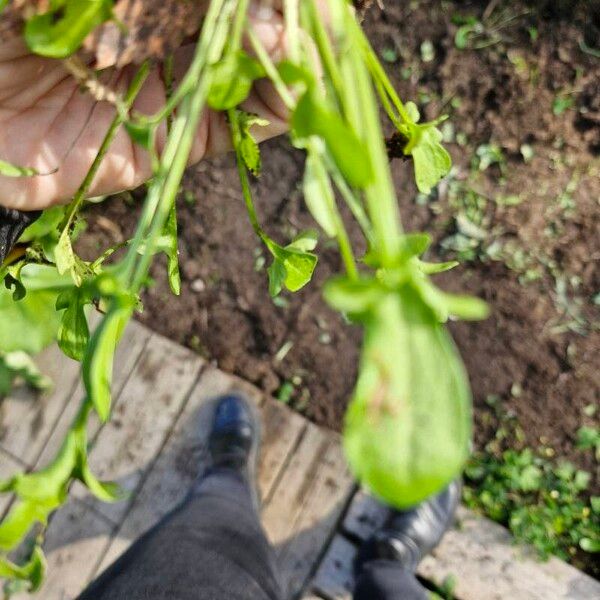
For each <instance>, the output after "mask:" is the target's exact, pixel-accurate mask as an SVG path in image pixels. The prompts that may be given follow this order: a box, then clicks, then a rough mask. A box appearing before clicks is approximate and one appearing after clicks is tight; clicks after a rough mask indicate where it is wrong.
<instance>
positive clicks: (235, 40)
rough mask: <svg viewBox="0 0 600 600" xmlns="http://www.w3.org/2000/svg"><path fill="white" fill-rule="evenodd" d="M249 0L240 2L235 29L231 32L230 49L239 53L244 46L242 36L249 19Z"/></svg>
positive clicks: (240, 0)
mask: <svg viewBox="0 0 600 600" xmlns="http://www.w3.org/2000/svg"><path fill="white" fill-rule="evenodd" d="M248 4H249V0H239V4H238V7H237V10H236V13H235V20H234V22H233V29H232V31H231V44H230V46H229V47H230V49H231V50H232V51H234V52H237V51H238V50H239V49H240V47H241V45H242V35H243V33H244V25H245V24H246V21H247V17H248Z"/></svg>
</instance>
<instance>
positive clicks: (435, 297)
mask: <svg viewBox="0 0 600 600" xmlns="http://www.w3.org/2000/svg"><path fill="white" fill-rule="evenodd" d="M415 287H416V289H417V290H418V291H419V294H420V295H421V298H422V299H423V300H424V301H425V303H426V304H427V305H428V306H429V307H430V308H431V310H433V311H434V312H435V314H436V316H437V318H438V320H439V321H440V322H442V323H444V322H446V321H447V320H448V318H449V317H455V318H459V319H465V320H467V321H479V320H481V319H486V318H487V317H488V316H489V314H490V308H489V306H488V304H487V303H486V302H484V301H483V300H481V299H480V298H476V297H475V296H466V295H462V294H449V293H447V292H443V291H442V290H440V289H438V288H437V287H435V286H434V285H433V284H432V283H431V281H430V280H429V279H426V278H423V279H421V280H420V281H415Z"/></svg>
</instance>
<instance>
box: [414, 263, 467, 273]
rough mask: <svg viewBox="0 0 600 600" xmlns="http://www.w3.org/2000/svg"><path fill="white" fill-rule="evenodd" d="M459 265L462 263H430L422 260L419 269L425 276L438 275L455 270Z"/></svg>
mask: <svg viewBox="0 0 600 600" xmlns="http://www.w3.org/2000/svg"><path fill="white" fill-rule="evenodd" d="M459 264H460V263H459V262H458V261H456V260H449V261H448V262H443V263H430V262H425V261H422V260H420V261H419V269H421V271H422V272H423V273H425V275H436V274H437V273H443V272H444V271H449V270H450V269H454V267H458V265H459Z"/></svg>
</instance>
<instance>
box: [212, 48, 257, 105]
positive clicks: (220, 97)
mask: <svg viewBox="0 0 600 600" xmlns="http://www.w3.org/2000/svg"><path fill="white" fill-rule="evenodd" d="M212 69H213V71H212V86H211V88H210V92H209V94H208V98H207V103H208V105H209V106H210V107H211V108H213V109H215V110H229V109H230V108H235V107H236V106H238V104H241V103H242V102H243V101H244V100H245V99H246V98H247V97H248V95H249V94H250V90H251V89H252V84H253V83H254V80H255V79H259V78H260V77H264V75H265V72H264V69H263V68H262V67H261V65H260V64H259V63H258V62H256V60H254V59H253V58H250V57H249V56H248V55H247V54H246V53H245V52H244V51H243V50H238V51H237V52H231V53H228V54H227V56H226V57H225V58H224V59H223V60H221V61H220V62H218V63H217V64H216V65H214V66H213V67H212Z"/></svg>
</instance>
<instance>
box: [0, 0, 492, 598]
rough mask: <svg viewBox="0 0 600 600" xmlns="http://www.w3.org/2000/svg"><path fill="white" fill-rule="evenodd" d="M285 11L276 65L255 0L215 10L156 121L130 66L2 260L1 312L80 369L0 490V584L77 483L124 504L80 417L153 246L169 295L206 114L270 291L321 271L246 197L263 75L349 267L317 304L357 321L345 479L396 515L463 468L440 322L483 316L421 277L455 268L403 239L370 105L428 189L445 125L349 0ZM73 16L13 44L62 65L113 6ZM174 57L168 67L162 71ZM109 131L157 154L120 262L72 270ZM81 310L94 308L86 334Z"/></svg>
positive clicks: (31, 581)
mask: <svg viewBox="0 0 600 600" xmlns="http://www.w3.org/2000/svg"><path fill="white" fill-rule="evenodd" d="M2 4H6V2H4V3H2V2H0V6H2ZM283 4H284V9H285V10H284V14H285V28H286V36H287V44H288V48H287V57H286V58H285V59H284V60H282V61H280V62H278V63H274V62H272V60H271V58H270V57H269V54H268V53H267V52H266V50H265V48H264V47H263V46H262V44H261V41H260V39H259V37H258V36H257V35H256V33H255V32H254V31H253V29H252V26H251V25H250V22H249V20H248V19H247V10H248V5H249V0H211V2H210V4H209V6H208V11H207V13H206V15H205V18H204V21H203V25H202V30H201V32H200V34H199V37H198V42H197V45H196V49H195V54H194V57H193V60H192V62H191V64H190V66H189V69H188V71H187V73H186V75H185V76H184V77H183V79H182V80H181V81H179V82H178V85H177V86H175V88H174V89H173V91H172V93H171V94H170V95H169V97H168V99H167V102H166V104H165V106H164V108H163V109H162V110H161V111H160V112H158V113H157V114H154V115H142V114H139V113H137V112H136V111H134V110H132V109H131V107H132V104H133V101H134V99H135V97H136V95H137V94H138V92H139V90H140V89H141V88H142V86H143V84H144V81H145V78H146V77H147V74H148V72H149V65H148V63H144V64H142V66H141V67H140V68H139V70H138V72H137V75H136V77H135V78H134V79H133V81H132V83H131V85H130V88H129V90H128V91H127V93H126V94H125V95H124V96H123V97H120V96H116V97H115V98H112V101H113V103H114V105H115V108H116V110H115V113H116V115H115V117H114V121H113V124H112V126H111V128H110V130H109V131H108V132H107V134H106V137H105V140H104V143H103V144H102V147H101V149H100V151H99V152H98V155H97V157H96V159H95V160H94V163H93V165H92V167H91V169H90V171H89V173H88V175H87V177H86V178H85V180H84V181H83V182H82V183H81V186H80V188H79V191H78V192H77V194H76V195H75V197H74V198H73V200H72V202H71V203H70V204H69V205H68V207H66V209H62V208H59V209H52V210H50V211H47V212H46V213H45V214H44V215H43V216H42V219H41V221H39V222H38V223H36V224H35V225H34V226H33V227H35V228H37V230H36V231H35V235H32V233H31V231H29V232H26V236H28V235H29V236H30V237H29V238H28V239H34V240H36V241H35V242H34V243H32V244H30V245H29V246H27V249H26V250H25V251H24V253H18V254H17V255H15V256H13V257H12V262H11V261H9V262H8V263H6V264H5V265H4V266H3V267H2V271H1V275H0V277H1V278H2V279H3V280H4V281H5V284H6V286H7V287H8V288H9V289H11V290H12V297H11V299H10V302H9V305H8V306H7V309H8V310H11V309H14V307H15V306H18V305H19V303H24V302H27V301H28V298H29V299H30V300H31V299H33V300H34V301H35V302H37V303H38V305H39V306H41V307H43V308H41V309H40V310H44V311H46V313H48V312H50V313H52V315H54V316H53V318H54V319H56V316H55V315H56V314H57V312H56V311H58V318H59V322H58V333H57V338H58V343H59V345H60V347H61V348H62V350H63V351H64V352H65V354H67V355H68V356H70V357H72V358H75V359H77V360H81V362H82V376H83V381H84V384H85V390H86V396H85V398H84V399H83V401H82V405H81V409H80V411H79V413H78V415H77V418H76V419H75V421H74V423H73V424H72V427H71V429H70V431H69V433H68V435H67V438H66V439H65V441H64V443H63V446H62V449H61V450H60V452H59V454H58V455H57V456H56V458H55V459H54V460H53V461H52V462H51V463H50V464H49V465H48V466H47V467H45V468H44V469H42V470H40V471H38V472H34V473H22V474H17V475H15V476H14V477H12V478H11V479H10V480H8V481H5V482H2V483H0V491H3V492H6V493H11V494H14V495H15V496H16V502H15V503H14V504H13V507H12V509H11V511H10V512H9V513H8V515H7V516H6V518H5V519H4V520H3V521H2V523H1V524H0V552H3V553H4V554H3V555H0V576H2V577H6V578H8V579H13V580H21V581H24V582H26V585H28V586H29V587H30V588H31V589H32V590H35V589H37V588H38V587H39V585H40V583H41V581H42V578H43V571H44V567H43V564H44V562H43V553H42V551H41V544H42V542H43V526H44V525H45V524H46V523H47V519H48V517H49V515H50V514H51V513H52V511H54V510H55V509H56V508H57V507H59V506H60V505H61V504H62V503H63V502H64V501H65V499H66V495H67V492H68V488H69V486H70V484H71V482H72V481H73V480H75V479H78V480H80V481H81V482H83V484H84V485H86V486H87V487H88V488H89V490H90V491H91V493H93V494H94V495H96V496H97V497H99V498H101V499H102V500H106V501H115V500H118V499H119V498H120V497H121V495H120V491H119V489H118V487H117V486H115V485H114V484H110V483H101V482H99V481H98V480H97V479H96V478H95V477H94V475H93V474H92V472H91V470H90V468H89V466H88V460H87V439H86V423H87V419H88V416H89V414H90V413H91V411H96V413H97V414H98V415H99V417H100V418H101V420H102V421H107V420H108V419H109V418H110V413H111V373H112V364H113V356H114V352H115V348H116V346H117V344H118V341H119V338H120V337H121V334H122V332H123V330H124V328H125V325H126V324H127V322H128V321H129V319H131V317H132V316H133V314H134V313H135V311H136V309H138V308H139V306H140V302H141V301H140V296H141V294H142V292H143V290H144V287H145V286H146V285H147V282H148V271H149V268H150V265H151V263H152V260H153V257H154V256H155V255H156V254H157V253H158V252H164V253H166V255H167V257H168V277H169V282H170V285H171V288H172V290H173V292H174V293H175V294H178V293H179V287H180V285H179V272H178V263H177V218H176V213H175V198H176V195H177V192H178V189H179V185H180V181H181V178H182V176H183V173H184V169H185V167H186V165H187V162H188V156H189V154H190V150H191V146H192V143H193V136H194V132H195V131H196V128H197V125H198V123H199V120H200V117H201V114H202V111H203V110H204V109H205V108H206V107H210V108H212V109H216V110H219V111H224V112H225V113H226V115H227V119H228V123H229V126H230V129H231V139H232V142H233V147H234V149H235V154H236V158H237V164H238V169H239V175H240V180H241V187H242V193H243V200H244V202H245V204H246V207H247V210H248V215H249V217H250V222H251V225H252V227H253V228H254V231H255V232H256V234H257V236H258V237H259V238H260V240H261V242H262V243H263V244H264V246H265V248H266V250H267V251H268V253H269V254H270V255H271V258H272V262H271V264H270V266H269V269H268V278H269V291H270V293H271V295H272V296H277V295H278V294H280V293H281V292H282V290H284V289H285V290H288V291H290V292H295V291H297V290H300V289H301V288H302V287H304V286H305V285H306V284H307V283H309V281H310V280H311V277H312V274H313V271H314V269H315V267H316V265H317V261H318V257H317V254H316V253H315V249H316V247H317V243H318V234H317V232H316V231H312V230H310V231H304V232H302V233H301V234H300V235H298V236H297V237H296V238H295V239H293V240H277V241H276V240H274V239H272V238H271V237H270V236H269V235H268V233H267V231H266V230H265V228H264V227H263V225H262V224H261V222H260V218H259V215H258V214H257V212H256V210H255V207H254V203H253V198H252V178H253V177H258V176H259V175H260V171H261V157H260V150H259V147H258V144H257V143H256V141H255V137H254V136H255V135H256V131H257V130H258V128H260V127H262V126H264V125H265V124H266V123H265V122H264V121H263V120H261V119H259V118H258V117H257V116H256V115H253V114H249V113H247V112H244V111H243V110H242V109H241V108H240V105H241V104H242V103H243V101H244V100H245V99H246V97H247V96H248V94H249V92H250V90H251V88H252V86H253V84H254V82H255V81H256V80H258V79H261V78H267V79H269V80H270V81H271V82H272V84H273V85H274V87H275V88H276V90H277V92H278V93H279V95H280V97H281V99H282V101H283V102H284V103H285V105H286V107H287V109H288V111H289V115H290V117H289V123H290V134H289V137H290V141H291V143H292V144H293V145H294V146H295V147H297V148H301V149H303V150H304V151H305V152H306V168H305V173H304V180H303V189H304V197H305V201H306V205H307V207H308V209H309V210H310V212H311V213H312V215H313V217H314V219H315V221H316V223H317V224H318V225H319V227H320V230H321V231H322V235H323V236H324V237H326V238H331V239H333V240H335V242H336V243H337V247H338V248H339V252H340V255H341V257H342V260H343V264H344V273H341V274H339V275H337V276H335V277H333V278H331V279H330V280H329V281H328V282H327V283H326V285H325V287H324V290H323V293H324V295H325V298H326V300H327V301H328V303H329V304H330V305H331V306H332V307H334V308H335V309H336V310H338V311H340V312H342V313H344V314H345V315H347V316H348V318H349V319H351V320H352V321H353V322H355V323H359V324H361V326H362V327H363V329H364V342H363V349H362V357H361V362H360V372H359V376H358V381H357V383H356V389H355V391H354V395H353V398H352V401H351V404H350V407H349V409H348V413H347V415H346V423H345V430H344V446H345V450H346V454H347V457H348V461H349V464H350V466H351V468H352V471H353V473H354V475H355V476H356V478H357V479H358V480H359V481H360V482H361V483H363V484H365V485H366V486H368V487H369V488H371V489H372V490H373V492H374V493H375V494H377V495H378V496H379V497H381V498H382V499H384V500H385V501H386V502H388V503H390V504H392V505H395V506H398V507H403V506H409V505H412V504H415V503H417V502H418V501H420V500H422V499H424V498H425V497H427V496H429V495H430V494H433V493H435V492H437V491H438V490H440V489H441V488H442V487H443V486H444V485H446V484H447V483H448V482H449V481H450V480H451V479H453V478H454V477H456V476H457V475H458V474H459V472H460V471H461V469H462V467H463V464H464V462H465V459H466V458H467V456H468V453H469V444H470V435H471V416H470V413H471V399H470V391H469V385H468V381H467V377H466V374H465V371H464V368H463V365H462V362H461V360H460V357H459V355H458V353H457V351H456V349H455V347H454V345H453V342H452V340H451V338H450V335H449V334H448V332H447V331H446V328H445V326H444V323H445V321H447V320H448V319H449V318H451V317H452V318H464V319H480V318H483V317H485V315H486V313H487V308H486V305H485V304H484V303H483V302H482V301H480V300H478V299H475V298H471V297H467V296H457V295H452V294H448V293H445V292H443V291H441V290H440V289H438V288H437V287H436V286H435V285H434V284H433V283H432V281H431V279H430V276H431V275H433V274H435V273H439V272H441V271H444V270H446V269H449V268H452V267H454V266H455V265H456V263H443V264H433V263H429V262H426V261H424V260H422V259H421V258H420V257H421V255H422V254H423V253H424V252H425V251H426V250H427V248H428V245H429V243H430V240H429V237H428V236H427V234H424V233H406V232H404V231H403V229H402V226H401V223H400V217H399V211H398V202H397V198H396V195H395V191H394V188H393V185H392V179H391V175H390V168H389V161H388V156H387V154H386V149H385V143H384V138H383V134H382V128H381V125H380V121H379V112H378V111H379V105H378V102H377V100H379V102H380V103H381V106H382V107H383V109H384V110H385V113H386V114H387V115H388V117H389V118H390V119H391V121H392V123H393V124H394V126H395V128H396V129H397V131H398V135H399V136H401V139H402V140H404V146H403V153H404V154H405V155H406V156H408V157H411V158H412V161H413V163H414V173H415V179H416V183H417V186H418V188H419V190H420V191H421V192H424V193H428V192H429V191H430V190H431V188H432V187H433V186H435V185H436V184H437V182H438V181H439V180H440V179H441V178H442V177H443V176H444V175H446V174H447V172H448V170H449V168H450V157H449V155H448V153H447V152H446V150H445V149H444V148H443V146H442V145H441V143H440V140H441V137H442V136H441V134H440V132H439V130H438V129H437V124H438V123H439V120H438V121H433V122H426V123H421V122H420V116H419V112H418V110H417V107H416V106H415V105H414V104H413V103H410V102H407V103H403V102H402V101H401V99H400V98H399V97H398V95H397V93H396V92H395V90H394V88H393V87H392V85H391V83H390V81H389V79H388V77H387V76H386V73H385V72H384V69H383V68H382V67H381V65H380V63H379V61H378V59H377V56H376V54H375V52H374V51H373V49H372V48H371V46H370V44H369V42H368V40H367V38H366V37H365V35H364V33H363V31H362V29H361V27H360V25H359V23H358V21H357V18H356V14H355V10H354V8H353V7H352V5H351V3H349V2H347V1H346V0H328V2H327V6H328V12H329V16H328V20H327V22H325V21H324V18H323V16H322V15H321V14H320V13H319V12H318V10H317V6H316V3H315V0H307V1H306V2H299V0H285V2H284V3H283ZM83 6H84V5H83V4H81V3H79V2H78V1H76V0H55V1H53V2H51V3H50V5H49V7H46V8H45V9H44V10H46V11H47V12H44V13H42V14H38V13H34V14H31V15H29V16H28V21H27V22H26V24H25V28H24V37H25V41H26V42H27V43H28V45H29V47H30V48H31V50H32V51H33V52H35V53H38V54H41V55H44V56H49V57H53V58H57V59H68V58H69V57H71V56H72V55H73V54H74V53H76V51H77V50H78V48H79V47H80V45H81V43H82V41H83V40H84V38H85V37H86V36H87V34H89V33H90V31H92V29H94V28H95V27H96V26H98V25H99V24H100V23H103V22H105V21H106V20H108V19H110V18H111V14H112V13H111V7H112V0H97V1H94V2H87V3H85V6H86V7H87V8H86V9H85V10H84V9H83ZM75 24H76V27H75V26H74V25H75ZM244 40H246V43H243V42H244ZM244 48H249V50H245V49H244ZM168 65H169V60H168V59H167V60H166V61H165V67H167V68H165V69H164V71H165V72H166V73H167V74H168V73H169V71H170V69H169V68H168ZM165 122H167V123H168V134H167V140H166V144H165V146H164V149H163V151H162V152H161V153H160V156H159V155H158V154H157V153H156V151H155V137H156V133H157V129H158V127H159V125H161V124H163V123H165ZM120 127H125V128H126V129H127V131H128V132H129V134H130V136H131V137H132V139H133V140H134V141H135V142H136V143H137V144H140V145H141V146H143V147H144V148H145V149H146V150H147V151H148V152H149V153H151V155H152V160H153V165H154V167H153V170H154V174H153V178H152V180H151V182H150V183H149V185H148V192H147V196H146V199H145V202H144V205H143V209H142V213H141V216H140V219H139V222H138V224H137V230H136V232H135V235H134V236H133V238H132V239H131V240H129V241H128V242H127V244H125V245H124V254H123V256H122V258H120V259H119V260H114V256H112V255H113V253H114V252H115V250H117V248H107V249H106V251H105V252H103V253H102V254H101V255H100V256H99V257H98V258H97V259H96V260H95V261H93V262H88V261H84V260H82V259H81V258H80V257H78V256H77V254H76V253H75V251H74V250H73V245H72V240H73V236H74V235H76V234H77V232H78V219H79V213H80V210H81V208H82V205H83V204H84V200H85V198H86V196H87V194H88V191H89V189H90V185H91V183H92V181H93V178H94V175H95V174H96V172H97V170H98V168H99V165H100V164H101V161H102V159H103V156H104V154H105V152H106V150H107V148H108V147H109V146H110V144H111V141H112V139H113V138H114V136H115V133H116V132H117V130H118V129H119V128H120ZM0 173H1V174H3V175H5V176H7V175H8V176H15V177H39V176H43V175H42V174H39V173H37V172H36V171H35V170H33V169H30V168H27V166H26V165H25V166H17V165H10V164H8V163H6V162H0ZM342 204H345V205H347V207H348V208H349V210H350V212H351V214H352V215H353V217H354V219H355V220H356V221H357V223H358V225H359V227H360V229H361V231H362V233H363V235H364V238H365V240H366V243H367V248H368V250H367V252H366V254H364V255H363V256H358V257H357V256H356V254H355V250H354V249H353V247H352V244H351V242H350V239H349V235H348V233H347V230H346V227H345V225H344V221H343V219H342V217H341V212H340V207H341V205H342ZM121 249H122V248H121ZM111 256H112V258H111V260H110V261H109V260H107V259H109V257H111ZM51 303H54V304H51ZM88 306H94V307H96V308H98V309H99V310H100V312H101V313H102V317H101V320H100V322H99V324H98V325H97V326H96V327H95V329H94V331H93V332H90V330H89V325H88V318H87V312H86V309H87V307H88ZM44 325H45V326H47V323H45V324H44ZM28 326H30V327H34V325H33V324H29V325H28ZM52 335H53V333H52V332H50V333H48V335H47V336H46V337H49V338H51V337H52ZM48 341H49V340H48V339H44V342H45V343H47V342H48ZM36 523H37V524H41V525H42V528H41V533H39V534H38V535H37V536H36V537H35V539H34V543H33V545H32V550H31V551H30V553H29V559H28V561H26V562H25V563H23V564H16V563H15V562H11V561H10V560H9V558H8V555H9V553H10V552H11V551H13V550H14V549H15V548H17V547H18V546H19V545H20V544H21V543H22V542H23V540H24V539H25V538H26V536H27V534H28V532H30V531H31V530H32V528H33V527H34V525H35V524H36Z"/></svg>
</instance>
